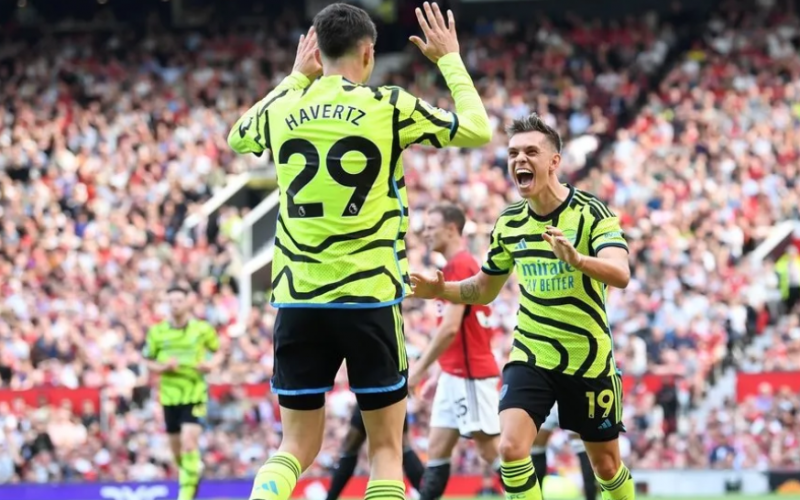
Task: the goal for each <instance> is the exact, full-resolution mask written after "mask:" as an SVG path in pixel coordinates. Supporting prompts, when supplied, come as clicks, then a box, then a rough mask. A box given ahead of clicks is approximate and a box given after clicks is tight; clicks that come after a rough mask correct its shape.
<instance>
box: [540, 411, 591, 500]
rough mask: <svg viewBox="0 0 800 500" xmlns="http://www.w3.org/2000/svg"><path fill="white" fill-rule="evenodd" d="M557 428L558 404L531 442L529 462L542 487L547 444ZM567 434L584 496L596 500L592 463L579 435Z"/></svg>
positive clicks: (589, 499)
mask: <svg viewBox="0 0 800 500" xmlns="http://www.w3.org/2000/svg"><path fill="white" fill-rule="evenodd" d="M557 427H558V404H556V405H555V406H554V407H553V409H552V410H550V415H548V416H547V418H546V419H545V421H544V423H543V424H542V426H541V427H540V428H539V432H538V433H537V434H536V439H535V440H534V441H533V448H531V460H532V461H533V467H534V471H535V472H536V477H537V479H538V480H539V484H541V485H544V478H545V476H547V443H548V442H549V441H550V437H551V436H552V435H553V431H554V430H556V428H557ZM568 434H569V444H570V447H571V448H572V451H573V452H575V454H576V455H577V456H578V461H579V462H580V464H581V474H582V475H583V491H584V493H585V494H586V500H595V499H596V498H597V481H596V480H595V478H594V471H593V470H592V462H591V461H590V460H589V455H588V454H587V453H586V445H585V444H583V441H581V440H580V436H579V435H577V434H575V433H573V432H570V433H568Z"/></svg>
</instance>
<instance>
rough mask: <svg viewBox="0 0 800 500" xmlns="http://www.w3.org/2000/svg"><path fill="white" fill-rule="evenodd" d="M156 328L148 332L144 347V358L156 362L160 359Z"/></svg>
mask: <svg viewBox="0 0 800 500" xmlns="http://www.w3.org/2000/svg"><path fill="white" fill-rule="evenodd" d="M155 330H156V327H152V328H150V329H149V330H148V331H147V337H146V338H145V341H144V347H142V356H144V358H145V359H150V360H155V359H156V358H157V357H158V342H157V341H156V340H155Z"/></svg>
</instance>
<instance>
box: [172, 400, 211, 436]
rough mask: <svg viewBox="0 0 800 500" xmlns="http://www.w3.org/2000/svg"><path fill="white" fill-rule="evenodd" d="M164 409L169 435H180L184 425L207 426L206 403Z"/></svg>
mask: <svg viewBox="0 0 800 500" xmlns="http://www.w3.org/2000/svg"><path fill="white" fill-rule="evenodd" d="M163 408H164V424H165V425H166V427H167V434H180V432H181V426H182V425H183V424H198V425H204V424H205V418H206V404H205V403H193V404H186V405H173V406H164V407H163Z"/></svg>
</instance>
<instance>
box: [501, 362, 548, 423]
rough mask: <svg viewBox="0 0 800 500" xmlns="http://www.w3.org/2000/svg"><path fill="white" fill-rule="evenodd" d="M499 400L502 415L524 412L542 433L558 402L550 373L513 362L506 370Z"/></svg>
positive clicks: (504, 370)
mask: <svg viewBox="0 0 800 500" xmlns="http://www.w3.org/2000/svg"><path fill="white" fill-rule="evenodd" d="M499 399H500V402H499V410H500V413H502V412H503V411H504V410H509V409H519V410H523V411H524V412H525V413H527V414H528V416H529V417H530V418H531V420H533V422H534V424H535V425H536V430H537V431H538V429H539V427H541V426H542V424H543V423H544V421H545V420H546V419H547V416H548V415H549V414H550V410H551V409H552V408H553V405H554V404H555V402H556V388H555V386H554V385H553V378H552V375H551V374H550V373H549V371H548V370H543V369H541V368H538V367H536V366H532V365H529V364H527V363H509V364H507V365H506V366H505V368H504V369H503V386H502V387H501V388H500V398H499ZM501 425H502V423H501Z"/></svg>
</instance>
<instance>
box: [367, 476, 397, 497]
mask: <svg viewBox="0 0 800 500" xmlns="http://www.w3.org/2000/svg"><path fill="white" fill-rule="evenodd" d="M364 500H406V483H404V482H403V481H392V480H390V479H370V481H369V482H368V483H367V492H366V494H365V495H364Z"/></svg>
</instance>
